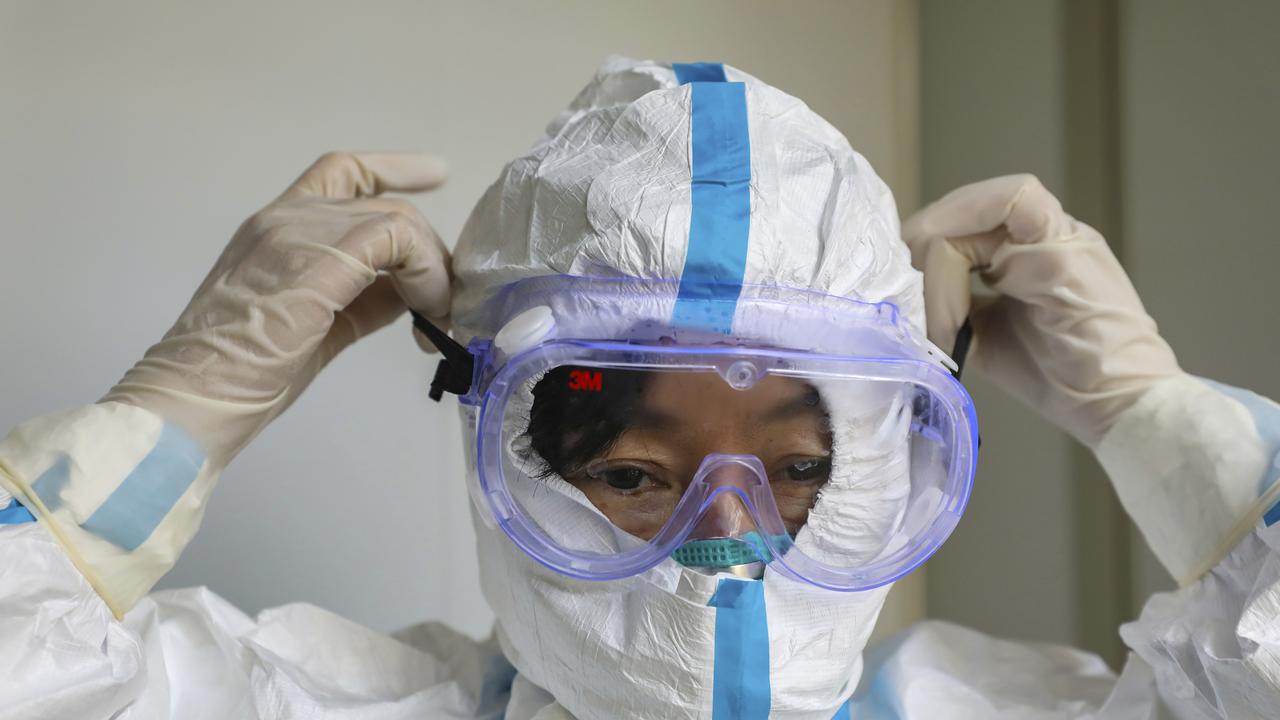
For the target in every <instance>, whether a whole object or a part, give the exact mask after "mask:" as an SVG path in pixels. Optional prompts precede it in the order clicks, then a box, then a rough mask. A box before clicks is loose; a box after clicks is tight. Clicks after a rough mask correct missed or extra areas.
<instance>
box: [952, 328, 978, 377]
mask: <svg viewBox="0 0 1280 720" xmlns="http://www.w3.org/2000/svg"><path fill="white" fill-rule="evenodd" d="M971 342H973V323H971V322H970V321H969V318H965V319H964V324H963V325H961V326H960V331H959V332H957V333H956V346H955V348H954V349H953V350H952V351H951V359H952V360H954V361H955V363H956V369H955V372H953V373H951V374H952V375H953V376H955V379H957V380H959V379H960V373H962V372H964V358H965V356H966V355H968V354H969V343H971Z"/></svg>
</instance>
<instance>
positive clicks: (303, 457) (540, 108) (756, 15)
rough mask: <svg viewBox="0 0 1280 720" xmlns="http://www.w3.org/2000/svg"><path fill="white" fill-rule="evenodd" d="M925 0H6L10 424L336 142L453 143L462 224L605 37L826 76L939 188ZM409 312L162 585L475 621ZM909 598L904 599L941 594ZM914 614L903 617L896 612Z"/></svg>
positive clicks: (459, 529)
mask: <svg viewBox="0 0 1280 720" xmlns="http://www.w3.org/2000/svg"><path fill="white" fill-rule="evenodd" d="M913 9H914V3H891V2H888V1H887V0H883V1H879V2H858V3H848V2H836V1H832V2H821V3H817V2H815V3H809V4H806V5H805V10H804V12H796V11H795V10H794V9H793V8H791V7H790V6H788V5H784V4H781V3H770V2H763V1H759V2H703V3H686V2H673V1H663V2H646V3H627V4H623V3H611V4H601V3H592V2H557V3H536V4H535V3H515V2H511V3H504V4H490V3H461V2H459V3H450V4H444V3H425V2H379V3H363V4H355V3H347V2H328V3H303V2H289V3H256V2H221V3H206V4H202V5H195V4H174V3H165V2H122V3H109V4H108V3H73V2H57V1H46V2H36V1H34V0H30V1H21V0H19V1H16V2H15V1H10V2H6V3H4V4H3V5H0V105H2V106H3V112H0V164H3V172H0V248H2V249H0V258H2V259H0V308H3V311H2V313H3V314H0V329H2V330H3V340H2V341H0V369H2V370H3V372H0V399H2V400H0V426H5V427H8V426H12V425H14V424H16V423H18V422H20V421H22V420H23V419H25V418H28V417H31V416H34V415H38V414H41V413H46V412H49V411H52V410H55V409H59V408H63V407H68V406H74V405H77V404H80V403H85V402H90V401H92V400H94V399H96V398H97V397H99V396H100V395H101V394H102V393H103V392H104V391H105V390H106V389H107V388H108V387H110V386H111V384H112V383H114V382H115V380H116V379H117V378H118V377H119V376H120V374H121V373H123V371H124V370H125V369H126V368H127V367H129V365H131V364H132V363H133V362H134V360H135V359H136V358H138V357H139V356H140V355H141V354H142V353H143V351H144V350H145V349H146V348H147V346H148V345H149V344H150V343H151V342H153V341H154V340H156V339H158V338H159V337H160V336H161V335H162V334H163V333H164V331H165V330H166V329H167V328H168V326H169V325H170V323H171V322H172V321H173V319H174V318H175V317H176V316H177V314H178V312H179V311H180V310H181V308H182V306H183V305H184V304H185V303H186V301H187V299H188V297H189V296H190V294H191V292H192V291H193V290H194V289H195V287H196V286H197V284H198V283H199V281H200V279H201V278H202V277H203V276H204V274H205V272H206V271H207V269H208V267H209V266H210V265H211V264H212V262H213V260H214V258H215V257H216V256H217V254H218V252H219V250H220V249H221V248H222V246H223V244H224V243H225V242H226V240H227V239H228V238H229V237H230V235H231V233H232V232H233V231H234V230H235V228H236V226H237V225H238V224H239V223H240V221H241V220H242V219H243V218H245V217H246V216H248V215H249V214H250V213H252V212H253V211H254V210H255V209H257V208H258V207H260V206H261V205H263V204H264V203H266V202H267V201H269V200H270V199H271V198H273V197H274V196H275V195H276V194H277V193H279V192H280V191H281V190H282V189H283V188H284V187H285V186H286V185H287V184H288V183H289V182H290V181H291V180H292V179H293V178H294V177H295V176H296V175H297V174H298V173H299V172H300V171H301V170H302V169H303V168H305V167H306V166H307V165H308V164H309V163H310V162H311V161H312V160H313V159H314V158H315V157H316V156H317V155H319V154H320V153H321V152H323V151H326V150H332V149H400V148H409V149H425V150H432V151H435V152H437V153H440V154H442V155H444V156H445V157H446V158H448V159H449V160H450V161H451V162H452V165H453V168H454V169H453V174H452V179H451V181H450V183H449V184H448V185H447V186H446V187H445V188H443V189H441V190H440V191H438V192H437V193H434V194H432V195H429V196H426V197H424V198H421V199H420V200H418V201H417V202H418V204H419V206H420V207H421V208H422V209H423V211H424V212H425V213H426V215H427V217H428V218H430V219H431V221H432V222H433V223H434V224H435V225H436V227H437V228H438V229H439V230H440V232H441V233H442V235H443V236H444V237H446V238H448V239H449V241H450V242H452V239H453V238H454V237H455V236H456V234H457V232H458V230H459V228H460V227H461V225H462V222H463V220H464V219H465V217H466V214H467V212H468V211H469V209H470V207H471V204H472V203H473V202H474V201H475V199H476V198H477V197H478V196H479V194H480V193H481V191H482V190H483V188H484V187H485V186H486V185H487V184H488V183H489V182H490V181H491V180H492V178H494V177H496V175H497V172H498V170H499V168H500V167H501V165H502V163H503V162H504V161H505V160H506V159H508V158H510V157H511V156H513V155H514V154H515V153H517V152H518V151H520V150H522V149H524V148H525V147H527V146H528V145H529V144H530V143H531V142H532V141H533V140H534V139H535V138H536V137H537V136H538V135H539V133H540V131H541V128H542V127H543V125H544V124H545V123H546V122H547V121H548V120H549V119H550V118H551V117H552V116H553V115H554V114H555V113H556V112H557V111H558V110H559V109H561V108H562V107H563V106H564V105H565V104H567V103H568V101H569V100H570V99H571V98H572V97H573V96H574V94H575V93H576V92H577V90H578V89H579V88H580V87H581V86H582V85H583V84H584V83H585V82H586V81H587V79H588V78H589V77H590V75H591V73H592V71H593V70H594V68H595V66H596V65H597V64H598V63H599V61H600V60H601V59H603V58H604V57H605V56H606V55H607V54H608V53H612V52H619V53H628V54H634V55H638V56H650V57H657V58H669V59H677V60H700V59H712V60H722V61H726V62H730V63H733V64H736V65H739V66H740V67H742V68H744V69H746V70H748V71H749V72H752V73H754V74H756V75H759V76H760V77H762V78H764V79H766V80H768V81H770V82H772V83H774V84H776V85H778V86H780V87H782V88H784V89H786V90H788V91H789V92H791V93H792V94H795V95H797V96H799V97H801V98H804V99H806V100H807V101H808V102H809V103H810V104H811V105H812V106H813V107H814V108H815V109H816V110H818V112H820V113H822V114H823V115H825V116H826V117H827V118H828V119H830V120H831V121H832V122H833V123H834V124H835V125H836V126H838V127H839V128H841V129H842V130H843V131H844V132H845V133H846V134H847V135H848V136H849V137H850V140H851V142H852V143H853V145H854V146H855V147H857V148H859V149H860V150H862V151H863V152H864V154H866V155H867V156H868V157H869V158H870V160H871V162H872V163H873V164H874V165H875V166H876V167H877V168H878V169H879V171H880V172H881V173H882V174H883V175H884V176H885V177H886V179H887V180H888V181H889V183H890V185H892V186H893V187H894V188H895V190H897V191H898V192H899V193H901V194H902V196H903V197H904V199H905V200H906V204H907V205H908V206H910V205H912V204H913V203H914V202H915V197H916V195H917V188H916V185H915V182H916V173H917V167H916V164H915V158H916V155H915V153H916V147H915V146H916V136H915V127H916V125H915V122H916V119H915V116H914V112H915V99H916V96H917V93H916V89H915V85H914V79H915V74H914V71H915V66H914V63H915V44H914V33H915V24H914V15H913V14H912V12H913ZM432 366H433V362H432V361H430V360H427V359H425V358H423V357H422V356H420V355H419V354H418V353H417V352H416V350H414V348H413V346H412V342H411V340H410V338H409V336H408V329H407V326H406V325H405V324H404V323H401V325H400V326H398V327H394V328H392V329H390V330H388V331H384V332H383V333H380V334H379V335H377V336H375V337H373V338H371V339H370V340H369V341H368V342H365V343H362V345H361V346H359V347H356V348H354V349H352V350H350V351H348V352H347V353H346V354H345V355H343V356H342V357H340V358H338V359H337V361H336V362H335V363H334V364H333V365H332V366H331V367H330V368H329V369H327V370H326V371H325V373H324V374H323V375H322V376H321V377H320V378H319V379H318V381H317V382H316V383H315V385H314V386H313V387H312V388H311V389H310V390H309V391H308V392H307V393H306V394H305V395H304V396H303V397H302V399H301V400H300V401H299V402H298V403H297V404H296V405H295V406H294V408H292V409H291V410H290V411H289V412H288V413H287V414H286V415H285V416H283V417H282V418H281V419H280V420H279V421H278V422H276V423H275V424H274V425H273V426H272V427H270V428H269V429H268V430H267V431H266V432H265V433H263V435H262V436H261V437H260V438H259V440H258V441H257V442H256V443H255V444H254V445H253V446H251V447H250V448H249V449H248V450H247V451H246V452H245V453H244V454H243V455H242V456H241V457H240V458H239V459H238V460H237V461H236V462H235V463H234V464H233V465H232V466H231V467H230V468H229V469H228V470H227V472H226V473H225V474H224V477H223V479H222V483H221V485H220V487H219V488H218V491H217V493H215V495H214V497H213V500H212V503H211V505H210V508H209V512H208V515H207V517H206V521H205V526H204V529H203V531H202V532H201V533H200V535H199V536H197V538H196V540H195V542H194V543H193V544H192V546H191V547H190V548H189V549H188V551H187V553H186V554H185V555H184V556H183V558H182V559H181V561H180V562H179V564H178V566H177V568H176V569H175V570H174V571H173V572H172V573H171V574H170V575H169V576H168V577H167V578H165V580H164V581H163V583H162V585H163V586H164V587H175V586H185V585H192V584H207V585H209V586H211V587H212V588H213V589H214V590H216V591H218V592H220V593H222V594H223V595H225V596H227V597H228V598H230V599H231V600H232V601H233V602H235V603H236V604H237V605H239V606H240V607H242V608H244V609H245V610H247V611H250V612H253V611H256V610H258V609H260V608H262V607H266V606H271V605H275V604H279V603H284V602H289V601H295V600H308V601H312V602H316V603H318V604H321V605H324V606H326V607H329V608H331V609H333V610H336V611H338V612H340V613H343V614H345V615H347V616H350V617H352V618H354V619H356V620H358V621H361V622H364V623H366V624H369V625H372V626H374V627H377V628H384V629H386V628H393V627H397V626H400V625H403V624H406V623H409V622H413V621H416V620H420V619H423V618H441V619H445V620H448V621H451V622H453V623H455V624H457V625H459V626H460V627H461V628H463V629H464V630H467V631H469V632H471V633H473V634H479V633H483V632H485V631H486V630H487V627H488V622H489V616H488V612H487V610H485V608H484V605H483V601H482V600H480V599H479V596H478V589H477V587H476V572H475V567H474V561H473V551H472V536H471V530H470V526H469V523H468V521H467V520H466V511H465V510H466V506H465V503H466V499H465V498H466V496H465V491H464V488H463V486H462V484H461V478H462V462H461V454H460V451H459V436H460V432H459V429H458V427H457V424H456V422H455V420H454V418H453V413H452V412H451V411H447V410H445V408H443V407H437V406H433V405H431V404H430V403H429V402H427V400H426V398H425V396H424V392H423V391H424V389H425V381H426V379H427V377H428V373H429V372H430V370H431V369H432ZM918 606H919V602H918V600H917V601H912V600H911V599H910V598H906V599H901V600H900V601H899V602H898V603H897V604H896V605H895V607H898V608H901V607H906V608H908V610H907V611H905V612H906V613H907V614H908V615H909V614H910V613H911V612H915V611H913V610H910V608H916V609H917V610H918ZM891 614H892V613H891Z"/></svg>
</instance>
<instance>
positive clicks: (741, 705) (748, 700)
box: [707, 580, 770, 720]
mask: <svg viewBox="0 0 1280 720" xmlns="http://www.w3.org/2000/svg"><path fill="white" fill-rule="evenodd" d="M707 606H708V607H713V608H715V609H716V650H715V659H714V662H715V667H714V675H713V681H714V685H713V687H712V691H711V693H712V694H711V717H712V718H740V719H741V720H753V719H754V718H760V719H761V720H764V719H765V718H768V717H769V702H770V694H769V621H768V617H767V615H766V613H765V607H764V583H762V582H760V581H758V580H721V581H720V583H719V584H718V585H716V591H715V593H714V594H713V595H712V596H711V601H710V602H708V603H707Z"/></svg>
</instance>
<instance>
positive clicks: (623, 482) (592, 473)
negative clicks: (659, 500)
mask: <svg viewBox="0 0 1280 720" xmlns="http://www.w3.org/2000/svg"><path fill="white" fill-rule="evenodd" d="M587 477H589V478H591V479H592V480H599V481H601V482H603V483H605V484H606V485H608V486H609V487H611V488H613V489H614V490H621V491H623V492H629V491H635V490H640V489H642V488H643V487H647V486H648V485H650V484H652V482H653V478H652V477H650V475H649V473H647V472H645V470H644V468H640V467H636V466H635V465H606V464H604V463H600V464H598V465H597V464H596V463H592V464H591V465H589V466H587Z"/></svg>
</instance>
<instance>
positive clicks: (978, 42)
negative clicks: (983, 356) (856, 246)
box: [920, 0, 1076, 642]
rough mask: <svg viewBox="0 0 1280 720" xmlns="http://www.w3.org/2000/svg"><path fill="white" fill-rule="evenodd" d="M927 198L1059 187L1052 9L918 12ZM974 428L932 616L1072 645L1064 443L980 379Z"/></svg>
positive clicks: (992, 4)
mask: <svg viewBox="0 0 1280 720" xmlns="http://www.w3.org/2000/svg"><path fill="white" fill-rule="evenodd" d="M920 15H921V25H920V46H921V92H922V98H921V128H922V135H921V138H922V139H921V145H920V149H921V156H922V159H923V165H922V167H923V171H922V173H921V184H922V192H923V196H924V201H925V202H928V201H930V200H933V199H936V198H938V197H940V196H942V195H944V194H945V193H946V192H947V191H949V190H951V189H953V188H955V187H957V186H959V185H963V184H966V183H970V182H974V181H977V180H982V179H984V178H988V177H993V176H996V175H1006V174H1009V173H1016V172H1030V173H1034V174H1036V175H1037V176H1038V177H1039V178H1040V179H1041V181H1042V182H1044V184H1045V185H1046V186H1047V187H1048V188H1049V189H1050V190H1051V191H1053V192H1056V193H1060V192H1062V190H1063V188H1064V186H1065V184H1066V164H1065V159H1064V149H1063V143H1062V137H1063V133H1064V119H1063V102H1062V83H1061V79H1060V78H1061V74H1062V45H1061V42H1060V36H1059V10H1058V6H1057V3H1056V2H1049V1H1046V0H1036V1H1034V2H1014V1H1011V0H975V1H972V2H964V3H953V2H943V1H931V0H926V2H923V3H921V8H920ZM965 384H966V385H968V386H969V390H970V392H971V393H972V395H973V398H974V402H975V404H976V406H977V409H978V420H979V425H980V426H981V429H982V430H981V431H982V450H981V453H980V457H979V467H978V476H977V480H976V485H975V487H974V492H973V497H972V500H971V502H970V505H969V508H968V510H967V511H966V513H965V517H964V520H963V521H962V522H961V523H960V526H959V527H958V528H957V529H956V532H955V534H954V535H953V536H952V538H951V540H949V541H948V542H947V544H946V545H945V546H943V548H942V550H941V551H939V553H938V555H937V556H936V557H935V558H934V560H933V561H932V562H930V564H929V574H928V582H927V584H928V595H927V598H928V600H927V606H928V609H929V614H930V615H932V616H935V617H941V618H945V619H949V620H954V621H957V622H961V623H963V624H966V625H971V626H973V627H976V628H979V629H982V630H985V631H987V632H993V633H995V634H998V635H1002V636H1012V637H1018V638H1024V639H1032V640H1046V641H1057V642H1074V640H1075V636H1076V623H1075V618H1074V613H1073V605H1072V603H1073V602H1074V598H1073V594H1074V591H1073V584H1074V575H1075V573H1074V571H1073V562H1074V554H1073V546H1072V543H1073V537H1074V535H1073V523H1072V517H1071V515H1070V513H1068V512H1064V508H1069V507H1070V506H1071V502H1072V495H1071V485H1070V453H1071V446H1070V439H1069V438H1067V437H1066V435H1064V434H1063V433H1061V432H1059V431H1057V430H1056V429H1054V428H1052V427H1050V426H1049V425H1048V424H1047V423H1045V422H1043V421H1041V420H1040V419H1039V418H1038V416H1036V415H1035V414H1034V413H1033V412H1032V411H1031V410H1029V409H1027V408H1025V407H1023V406H1021V405H1019V404H1018V403H1016V402H1015V401H1014V400H1012V399H1011V398H1009V397H1008V396H1007V395H1005V394H1003V393H1002V392H1001V391H1000V390H999V389H998V388H996V387H995V386H994V385H993V384H992V383H991V382H990V381H989V380H988V379H986V378H983V377H981V376H979V375H977V374H976V373H973V372H970V373H968V374H967V375H966V378H965Z"/></svg>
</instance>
